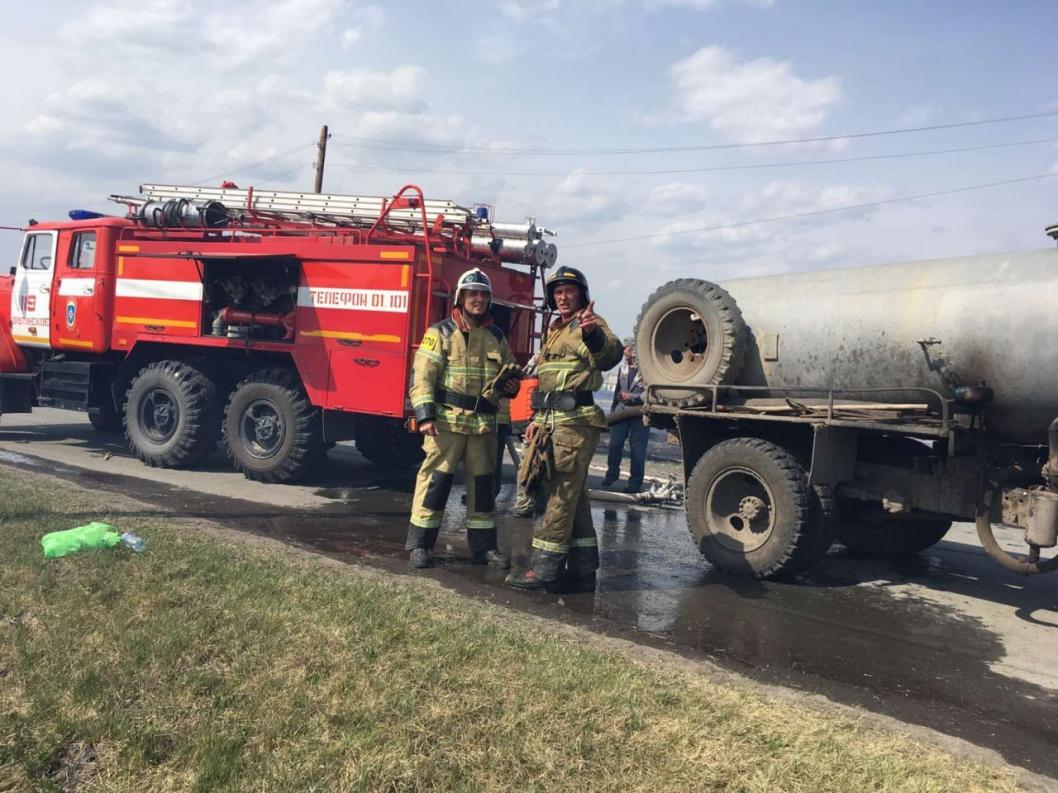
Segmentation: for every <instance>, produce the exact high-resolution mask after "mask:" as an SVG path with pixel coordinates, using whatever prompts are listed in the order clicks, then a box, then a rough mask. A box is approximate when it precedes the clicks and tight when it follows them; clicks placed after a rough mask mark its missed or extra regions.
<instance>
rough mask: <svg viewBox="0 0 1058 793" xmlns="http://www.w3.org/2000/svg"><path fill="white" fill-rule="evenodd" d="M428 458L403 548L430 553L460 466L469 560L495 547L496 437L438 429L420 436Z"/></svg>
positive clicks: (494, 434) (420, 475)
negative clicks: (463, 487) (425, 550)
mask: <svg viewBox="0 0 1058 793" xmlns="http://www.w3.org/2000/svg"><path fill="white" fill-rule="evenodd" d="M422 448H423V451H424V452H426V459H425V460H423V462H422V466H421V467H420V468H419V475H418V476H417V477H416V479H415V496H414V498H413V499H412V505H411V520H410V524H411V525H410V526H409V527H408V541H407V543H406V544H405V550H408V551H410V550H412V549H414V548H425V549H427V550H431V549H432V548H433V546H434V543H435V542H437V533H438V531H440V528H441V519H442V518H443V517H444V512H445V506H446V505H447V503H448V494H449V493H450V492H451V490H452V482H453V481H454V480H455V473H456V469H457V468H458V467H459V463H460V461H462V463H463V476H464V480H465V482H466V491H467V524H466V525H467V546H468V548H469V550H470V554H471V556H473V555H474V554H477V553H481V552H483V551H491V550H495V549H496V493H495V490H494V487H495V474H496V433H494V432H486V433H483V434H480V435H465V434H463V433H460V432H448V431H446V430H439V431H438V433H437V435H436V436H432V435H426V436H424V437H423V443H422Z"/></svg>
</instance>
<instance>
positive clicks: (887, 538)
mask: <svg viewBox="0 0 1058 793" xmlns="http://www.w3.org/2000/svg"><path fill="white" fill-rule="evenodd" d="M950 528H951V521H950V520H946V519H944V518H923V519H912V518H901V517H897V516H895V515H891V514H890V513H888V512H886V511H885V509H883V508H882V506H881V505H880V504H868V503H866V502H863V501H853V500H851V499H846V500H845V501H843V502H842V504H841V512H840V514H839V516H838V527H837V532H838V539H839V540H840V541H841V543H842V544H843V545H844V546H845V547H846V548H848V549H849V550H850V551H855V552H856V553H861V554H864V555H865V556H871V557H874V558H877V559H903V558H906V557H908V556H912V555H914V554H916V553H918V552H919V551H924V550H926V549H927V548H932V547H933V546H934V545H936V544H937V543H938V542H940V541H941V540H942V539H944V535H945V534H947V533H948V530H949V529H950Z"/></svg>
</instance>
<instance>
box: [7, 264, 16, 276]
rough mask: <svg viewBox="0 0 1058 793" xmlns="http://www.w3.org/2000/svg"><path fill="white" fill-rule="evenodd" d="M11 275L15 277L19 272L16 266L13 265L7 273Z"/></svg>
mask: <svg viewBox="0 0 1058 793" xmlns="http://www.w3.org/2000/svg"><path fill="white" fill-rule="evenodd" d="M7 272H8V274H9V275H14V274H15V273H17V272H18V268H17V267H16V266H15V265H13V264H12V265H11V269H10V270H8V271H7Z"/></svg>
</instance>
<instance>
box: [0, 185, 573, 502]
mask: <svg viewBox="0 0 1058 793" xmlns="http://www.w3.org/2000/svg"><path fill="white" fill-rule="evenodd" d="M111 199H112V200H114V201H117V202H119V203H122V204H124V205H126V206H127V208H128V214H127V216H125V217H110V216H103V215H98V214H96V213H85V212H72V213H71V217H72V218H75V219H72V220H70V221H62V222H47V223H44V222H40V223H38V222H35V221H31V222H30V225H29V227H28V228H27V229H26V230H25V236H24V239H23V242H22V249H21V255H20V257H19V260H18V263H17V264H16V265H15V266H14V267H12V268H11V272H10V276H4V277H2V278H0V413H5V412H6V413H15V412H28V411H30V410H31V409H32V408H33V407H34V406H51V407H59V408H68V409H74V410H83V411H87V412H88V416H89V419H90V420H91V422H92V424H93V425H95V426H96V427H97V428H99V429H102V430H111V431H117V430H120V429H121V428H122V427H124V431H125V435H126V437H127V439H128V443H129V447H130V448H131V449H132V451H133V452H134V453H135V454H136V456H137V457H139V459H140V460H142V461H143V462H145V463H146V464H148V465H152V466H159V467H173V468H178V467H179V468H186V467H193V466H194V465H195V464H196V463H199V462H201V461H202V460H203V459H204V458H206V457H208V456H209V455H211V454H212V453H213V452H214V451H215V450H216V449H217V447H218V444H221V445H222V446H223V447H224V448H225V449H226V451H227V454H228V456H229V457H230V459H231V461H232V463H233V464H234V465H235V467H236V468H237V469H239V470H241V471H242V472H243V473H244V474H245V475H246V476H247V477H249V478H251V479H257V480H262V481H267V482H289V481H295V480H297V479H299V478H301V477H303V476H304V475H305V474H307V473H308V472H309V471H310V470H311V469H312V467H313V466H314V465H315V464H316V463H318V462H319V461H320V460H321V459H322V458H323V456H324V454H325V450H326V448H327V447H328V445H329V444H333V443H334V442H337V441H340V440H350V439H353V438H355V439H356V443H357V447H358V448H359V450H360V451H361V452H362V453H363V454H364V455H365V456H367V457H368V458H369V459H371V460H372V461H374V462H377V463H383V464H394V463H397V464H399V463H406V462H408V461H410V460H413V459H416V455H417V454H418V453H419V446H420V440H419V437H418V435H417V434H413V433H411V432H409V431H408V430H407V428H406V426H405V423H406V419H407V417H408V416H409V415H410V410H409V405H408V402H407V391H408V384H409V378H410V371H411V361H412V357H413V355H414V353H415V349H416V347H417V345H418V342H419V339H420V338H421V337H422V334H423V331H424V330H425V329H426V328H427V327H428V326H429V325H430V324H431V323H433V322H436V321H438V320H440V319H442V318H443V317H445V316H447V314H448V312H449V311H450V310H451V307H452V306H451V302H452V285H453V284H454V283H455V282H456V279H457V278H458V276H459V274H460V273H461V272H463V271H464V270H466V269H467V268H468V267H471V266H477V267H481V268H482V269H483V270H484V271H485V272H486V273H488V275H489V277H490V278H491V279H492V283H493V289H494V300H493V315H494V317H495V319H496V321H497V323H498V324H499V326H500V327H501V328H502V329H503V330H504V331H505V332H506V333H507V336H508V338H509V339H510V343H511V347H512V349H513V350H514V353H515V356H516V357H517V358H518V359H519V360H520V361H522V362H523V363H524V362H526V361H527V359H528V358H529V356H530V354H531V352H532V350H533V347H534V345H535V343H536V341H537V340H538V338H539V335H540V330H541V329H542V327H543V325H542V321H543V317H542V313H541V298H540V294H541V292H542V290H538V289H537V285H538V284H539V283H540V281H541V279H542V277H543V274H544V271H545V270H546V269H547V268H548V267H549V266H551V265H552V264H553V263H554V260H555V257H556V255H557V251H556V248H555V246H554V244H553V243H551V242H549V241H548V240H547V239H546V237H547V236H550V235H551V234H552V232H550V231H547V230H546V229H538V228H537V227H536V225H535V223H534V222H533V221H532V220H529V221H527V222H524V223H497V222H494V221H493V220H492V219H491V218H490V217H489V214H490V212H489V208H488V207H484V206H479V207H475V208H473V209H468V208H464V207H461V206H458V205H457V204H455V203H454V202H452V201H438V200H427V199H425V198H424V196H423V193H422V190H420V189H419V188H418V187H415V186H411V185H409V186H406V187H403V188H401V190H399V191H398V192H397V193H396V194H395V195H394V196H392V197H390V198H377V197H364V196H344V195H327V194H317V193H293V192H274V191H265V190H254V189H252V188H251V189H248V190H242V189H239V188H237V187H235V186H233V185H230V183H225V186H223V187H221V188H203V187H181V186H173V185H143V186H141V188H140V194H139V195H137V196H111Z"/></svg>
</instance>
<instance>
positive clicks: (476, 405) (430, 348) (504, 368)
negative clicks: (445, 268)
mask: <svg viewBox="0 0 1058 793" xmlns="http://www.w3.org/2000/svg"><path fill="white" fill-rule="evenodd" d="M491 303H492V283H491V282H490V281H489V277H488V276H487V275H485V273H483V272H482V271H481V270H479V269H478V268H474V269H473V270H468V271H467V272H465V273H463V275H461V276H460V277H459V281H458V282H457V284H456V294H455V306H456V307H455V308H454V309H453V310H452V315H451V317H449V318H448V319H445V320H442V321H441V322H438V323H436V324H435V325H432V326H430V328H429V330H427V331H426V334H425V335H424V336H423V339H422V343H421V344H420V345H419V349H418V351H417V352H416V353H415V364H414V377H413V380H412V386H411V404H412V407H413V409H414V410H415V418H416V420H417V421H418V423H419V431H420V432H421V433H422V434H423V451H425V452H426V459H425V460H423V463H422V467H421V468H419V475H418V477H417V479H416V481H415V497H414V500H413V501H412V509H411V523H410V525H409V527H408V541H407V544H406V546H405V547H406V549H407V550H408V551H410V555H409V560H408V561H409V564H411V566H412V567H429V566H430V551H431V550H432V549H433V546H434V543H435V542H436V541H437V533H438V531H439V529H440V527H441V518H442V517H443V516H444V510H445V505H446V503H447V502H448V493H449V491H450V490H451V489H452V481H453V479H454V478H455V471H456V468H457V467H458V465H459V463H460V461H462V463H463V467H464V475H465V480H466V501H467V523H466V526H467V545H468V547H469V549H470V557H471V560H472V561H473V562H474V563H476V564H486V563H487V564H490V565H492V566H494V567H509V566H510V562H509V560H508V559H507V557H505V556H503V555H502V554H501V553H500V552H499V551H498V550H497V547H496V514H495V512H496V506H495V491H494V489H493V475H494V472H495V468H496V405H497V403H498V402H499V400H500V398H501V397H505V396H510V395H512V394H514V393H517V391H518V381H519V379H520V377H521V370H520V369H519V368H518V365H517V363H516V362H515V360H514V355H513V354H512V353H511V349H510V347H509V346H508V344H507V338H506V336H504V334H503V331H501V330H500V329H499V328H497V327H496V326H495V325H494V324H493V322H492V317H491V316H490V315H489V306H490V305H491Z"/></svg>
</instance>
